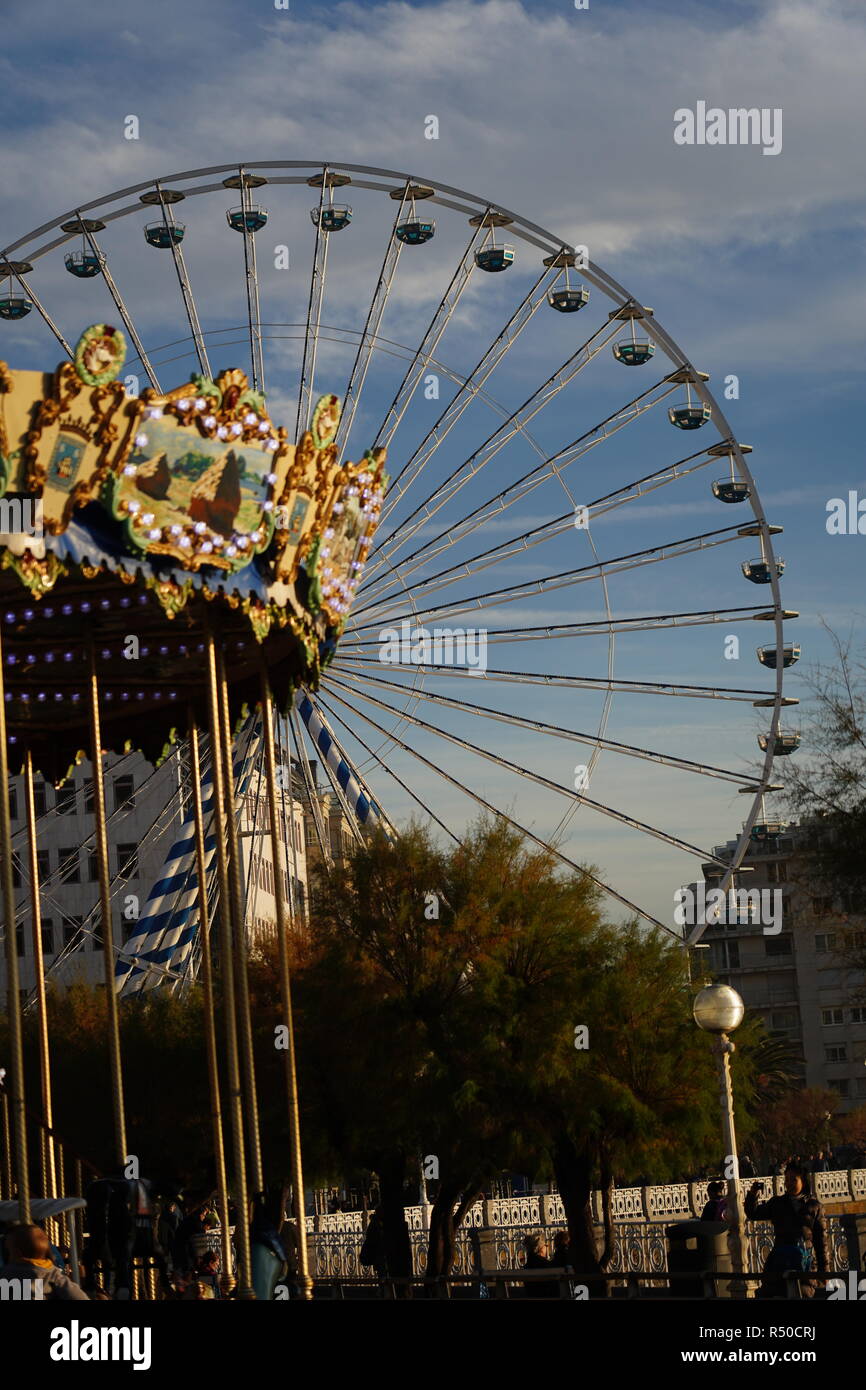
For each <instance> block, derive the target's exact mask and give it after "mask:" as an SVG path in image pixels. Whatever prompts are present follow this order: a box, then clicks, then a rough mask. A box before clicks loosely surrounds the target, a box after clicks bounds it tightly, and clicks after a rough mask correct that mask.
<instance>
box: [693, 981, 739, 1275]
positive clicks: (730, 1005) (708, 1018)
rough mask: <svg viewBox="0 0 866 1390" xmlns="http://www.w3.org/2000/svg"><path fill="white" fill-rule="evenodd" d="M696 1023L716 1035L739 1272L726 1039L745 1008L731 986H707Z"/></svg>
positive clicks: (736, 1165) (701, 994) (736, 1179)
mask: <svg viewBox="0 0 866 1390" xmlns="http://www.w3.org/2000/svg"><path fill="white" fill-rule="evenodd" d="M692 1011H693V1013H694V1019H695V1023H696V1024H697V1025H698V1027H699V1028H703V1030H704V1032H705V1033H713V1034H715V1041H714V1042H713V1054H714V1056H715V1058H716V1062H717V1064H718V1069H719V1096H720V1102H721V1110H722V1131H723V1134H724V1140H725V1151H726V1153H727V1181H728V1210H729V1212H730V1213H731V1215H732V1216H733V1222H732V1231H733V1236H734V1255H735V1260H736V1263H737V1264H738V1265H739V1268H740V1272H741V1273H745V1268H746V1259H745V1255H746V1231H745V1226H744V1223H743V1208H742V1206H741V1204H740V1188H739V1180H740V1160H739V1158H738V1157H737V1138H736V1134H735V1133H734V1094H733V1091H732V1089H731V1066H730V1057H731V1053H732V1052H733V1051H734V1044H733V1043H732V1042H731V1040H730V1038H729V1037H728V1034H729V1033H733V1031H734V1029H735V1028H739V1026H740V1024H741V1023H742V1021H743V1014H744V1013H745V1005H744V1004H743V1001H742V999H741V998H740V996H739V994H738V993H737V991H736V990H735V989H732V988H731V986H730V985H707V986H706V987H705V988H704V989H702V990H700V991H699V992H698V994H697V995H696V996H695V1002H694V1005H693V1010H692Z"/></svg>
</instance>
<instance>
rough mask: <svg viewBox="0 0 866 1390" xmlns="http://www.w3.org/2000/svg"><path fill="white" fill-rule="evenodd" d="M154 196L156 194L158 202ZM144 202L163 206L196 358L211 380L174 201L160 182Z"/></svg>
mask: <svg viewBox="0 0 866 1390" xmlns="http://www.w3.org/2000/svg"><path fill="white" fill-rule="evenodd" d="M154 194H155V195H156V196H155V199H154ZM141 201H142V202H143V203H145V205H148V204H151V203H153V202H154V201H156V202H157V203H158V205H159V209H160V212H161V213H162V221H163V226H164V228H165V235H166V241H167V242H168V245H169V247H170V249H171V258H172V263H173V265H174V271H175V275H176V276H177V283H178V286H179V288H180V294H181V298H182V300H183V307H184V310H185V312H186V318H187V323H188V324H189V327H190V332H191V334H192V341H193V346H194V348H195V355H196V358H197V359H198V365H199V368H200V370H201V373H202V375H203V376H206V377H208V378H209V379H210V377H211V368H210V362H209V361H208V355H207V348H206V346H205V340H204V334H203V333H202V331H201V323H200V322H199V316H198V308H197V306H196V302H195V296H194V295H193V292H192V285H191V283H190V278H189V274H188V272H187V268H186V258H185V256H184V254H183V246H182V244H181V237H180V236H179V235H178V234H177V227H176V223H175V220H174V213H173V212H172V209H171V199H170V198H168V197H166V194H165V190H164V187H163V184H162V183H161V181H160V180H159V179H157V181H156V183H155V184H154V188H153V193H146V194H144V195H143V196H142V198H141Z"/></svg>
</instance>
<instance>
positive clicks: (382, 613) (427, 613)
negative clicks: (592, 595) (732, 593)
mask: <svg viewBox="0 0 866 1390" xmlns="http://www.w3.org/2000/svg"><path fill="white" fill-rule="evenodd" d="M740 529H741V528H740V527H738V526H722V527H720V528H719V529H718V530H715V531H704V532H702V533H701V534H700V535H697V536H687V537H685V538H684V539H683V540H681V541H671V542H669V543H668V544H667V545H654V546H647V548H646V549H645V550H634V551H630V552H629V553H628V554H627V555H616V556H613V557H612V558H611V559H609V560H598V561H595V562H593V563H592V564H590V565H581V566H580V567H579V568H578V569H574V570H563V571H562V572H561V573H559V574H552V575H549V576H548V577H546V578H544V579H533V580H529V581H526V582H524V583H522V584H509V585H506V586H505V587H504V588H502V589H491V590H489V591H488V592H487V593H483V594H476V595H474V596H473V597H471V598H466V599H460V600H455V602H454V603H453V604H443V605H441V606H435V607H433V608H421V609H415V608H414V607H413V611H412V615H411V616H412V617H414V618H416V619H417V618H429V617H437V618H443V617H453V616H455V615H456V614H458V613H471V612H475V611H483V610H484V609H485V608H491V607H495V606H496V605H497V604H498V603H514V602H517V601H518V600H519V599H522V598H528V597H530V596H531V595H534V594H541V593H552V592H554V591H555V590H558V589H563V588H570V587H572V586H573V585H575V584H583V583H586V582H587V581H590V580H598V579H601V578H602V576H605V575H607V576H609V575H612V574H623V573H625V572H626V571H628V570H634V569H640V568H641V567H642V566H643V565H651V564H660V563H663V562H664V561H665V560H671V559H675V558H678V557H679V556H682V555H691V554H695V553H696V552H698V551H701V550H709V549H711V548H712V547H713V546H716V545H727V544H728V543H729V542H731V541H734V540H737V539H738V538H739V532H740ZM732 532H733V534H731V533H732ZM400 604H401V599H400V597H399V596H398V597H395V598H393V599H390V600H389V599H386V600H384V601H383V602H382V603H375V602H374V603H370V604H365V605H362V606H361V608H360V609H358V610H357V616H359V617H360V616H361V615H362V614H363V613H365V612H366V613H368V614H369V615H370V621H369V622H366V623H356V624H353V628H354V629H355V630H362V629H364V628H369V627H380V626H381V624H382V622H383V621H384V619H385V618H390V619H391V621H393V620H394V618H399V617H400V616H405V617H408V616H409V614H407V613H405V612H403V613H402V614H401V611H400Z"/></svg>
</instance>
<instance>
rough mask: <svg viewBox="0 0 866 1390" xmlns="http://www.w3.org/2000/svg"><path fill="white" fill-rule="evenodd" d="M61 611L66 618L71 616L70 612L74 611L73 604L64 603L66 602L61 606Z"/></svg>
mask: <svg viewBox="0 0 866 1390" xmlns="http://www.w3.org/2000/svg"><path fill="white" fill-rule="evenodd" d="M60 611H61V613H62V614H63V616H64V618H68V617H69V614H70V613H71V612H72V604H71V603H64V604H63V605H62V606H61V609H60Z"/></svg>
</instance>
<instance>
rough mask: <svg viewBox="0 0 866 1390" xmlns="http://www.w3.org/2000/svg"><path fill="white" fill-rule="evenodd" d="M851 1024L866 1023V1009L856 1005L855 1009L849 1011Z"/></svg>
mask: <svg viewBox="0 0 866 1390" xmlns="http://www.w3.org/2000/svg"><path fill="white" fill-rule="evenodd" d="M851 1022H852V1023H866V1008H863V1007H862V1006H860V1005H858V1007H857V1008H856V1009H852V1010H851Z"/></svg>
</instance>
